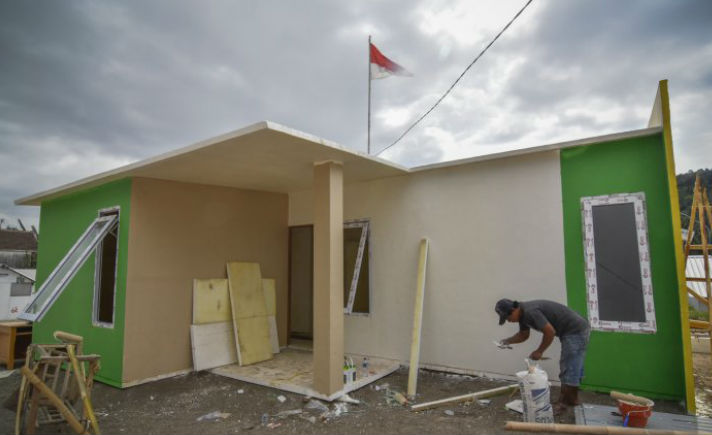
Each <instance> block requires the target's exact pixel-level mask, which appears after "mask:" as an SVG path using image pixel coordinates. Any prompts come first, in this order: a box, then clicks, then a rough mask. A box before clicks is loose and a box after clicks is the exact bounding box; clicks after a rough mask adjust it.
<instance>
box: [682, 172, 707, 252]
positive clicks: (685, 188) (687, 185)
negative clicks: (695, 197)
mask: <svg viewBox="0 0 712 435" xmlns="http://www.w3.org/2000/svg"><path fill="white" fill-rule="evenodd" d="M697 175H699V176H700V182H701V183H702V186H703V187H707V196H708V198H709V196H710V193H712V169H699V170H697V171H687V172H686V173H684V174H678V175H677V177H676V178H677V190H678V193H679V195H680V212H681V216H680V217H681V220H682V228H683V229H687V227H688V226H689V225H690V216H689V215H690V209H691V208H692V191H693V189H694V188H695V177H696V176H697ZM695 227H697V225H696V224H695ZM693 243H700V235H699V231H696V234H695V238H694V240H693Z"/></svg>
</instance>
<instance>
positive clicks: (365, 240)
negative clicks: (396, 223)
mask: <svg viewBox="0 0 712 435" xmlns="http://www.w3.org/2000/svg"><path fill="white" fill-rule="evenodd" d="M370 227H371V222H370V219H367V218H363V219H352V220H347V221H344V229H347V228H361V238H360V240H359V246H358V251H357V253H356V260H355V262H354V275H353V277H352V278H351V284H350V286H349V297H348V300H347V301H346V306H345V307H344V314H349V315H354V316H368V315H370V314H371V311H372V308H371V301H372V298H371V296H372V295H371V287H372V286H371V275H372V274H371V265H372V264H373V263H372V261H371V258H372V255H371V241H370V229H371V228H370ZM367 244H368V270H369V274H368V275H369V276H368V277H367V279H368V283H367V286H368V312H354V311H353V307H354V302H355V300H356V291H357V290H358V281H359V278H360V276H361V267H362V265H363V257H364V253H365V251H366V245H367Z"/></svg>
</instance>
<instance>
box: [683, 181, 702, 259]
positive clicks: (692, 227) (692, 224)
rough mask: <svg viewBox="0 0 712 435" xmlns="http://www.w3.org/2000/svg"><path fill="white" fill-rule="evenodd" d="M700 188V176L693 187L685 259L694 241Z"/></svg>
mask: <svg viewBox="0 0 712 435" xmlns="http://www.w3.org/2000/svg"><path fill="white" fill-rule="evenodd" d="M699 188H700V177H699V176H698V177H696V178H695V187H694V188H693V189H692V207H691V208H690V222H689V224H688V225H687V240H686V241H685V261H686V262H687V257H688V256H689V255H690V244H691V243H692V235H693V232H694V231H695V209H696V207H697V202H698V193H697V192H698V190H699Z"/></svg>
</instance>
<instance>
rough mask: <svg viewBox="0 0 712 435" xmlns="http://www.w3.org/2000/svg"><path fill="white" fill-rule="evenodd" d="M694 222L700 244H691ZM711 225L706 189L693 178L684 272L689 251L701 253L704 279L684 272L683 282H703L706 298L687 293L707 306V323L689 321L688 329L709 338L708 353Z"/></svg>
mask: <svg viewBox="0 0 712 435" xmlns="http://www.w3.org/2000/svg"><path fill="white" fill-rule="evenodd" d="M695 222H697V224H698V229H699V234H700V244H692V239H693V237H694V234H695ZM711 225H712V206H710V200H709V196H708V195H707V189H706V188H702V185H701V183H700V176H699V175H698V176H697V177H696V178H695V188H694V191H693V197H692V208H691V210H690V224H689V226H688V228H687V240H686V243H685V270H687V262H688V260H689V256H690V251H699V252H702V261H703V264H704V277H699V276H687V272H685V280H686V281H688V282H704V283H705V291H706V296H702V295H700V294H699V293H697V292H696V291H694V290H693V289H691V288H690V287H689V286H688V287H687V293H688V294H690V295H691V296H693V297H694V298H695V299H697V300H698V301H700V302H702V303H703V304H705V305H707V321H704V320H694V319H690V328H692V329H697V330H703V331H706V332H707V333H708V334H709V336H710V351H711V352H712V329H711V328H710V325H711V324H712V297H710V296H711V295H712V279H711V278H710V255H711V254H712V244H710V243H709V241H708V234H707V228H708V227H710V226H711Z"/></svg>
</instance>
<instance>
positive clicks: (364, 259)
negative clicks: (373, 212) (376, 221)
mask: <svg viewBox="0 0 712 435" xmlns="http://www.w3.org/2000/svg"><path fill="white" fill-rule="evenodd" d="M368 229H369V222H368V220H363V219H362V220H356V221H348V222H346V223H344V313H347V314H351V313H368V312H369V311H370V301H369V299H370V297H369V296H370V295H369V289H370V286H369V267H368V266H369V257H370V255H369V244H368Z"/></svg>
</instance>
